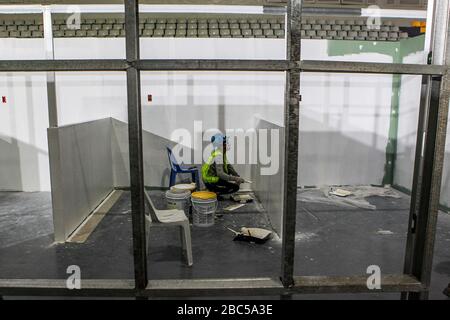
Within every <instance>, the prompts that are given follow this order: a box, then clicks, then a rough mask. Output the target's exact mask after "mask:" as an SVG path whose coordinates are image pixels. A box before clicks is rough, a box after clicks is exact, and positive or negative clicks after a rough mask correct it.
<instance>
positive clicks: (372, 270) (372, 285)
mask: <svg viewBox="0 0 450 320" xmlns="http://www.w3.org/2000/svg"><path fill="white" fill-rule="evenodd" d="M366 273H367V274H370V276H369V277H368V278H367V289H369V290H381V268H380V267H379V266H377V265H371V266H368V267H367V271H366Z"/></svg>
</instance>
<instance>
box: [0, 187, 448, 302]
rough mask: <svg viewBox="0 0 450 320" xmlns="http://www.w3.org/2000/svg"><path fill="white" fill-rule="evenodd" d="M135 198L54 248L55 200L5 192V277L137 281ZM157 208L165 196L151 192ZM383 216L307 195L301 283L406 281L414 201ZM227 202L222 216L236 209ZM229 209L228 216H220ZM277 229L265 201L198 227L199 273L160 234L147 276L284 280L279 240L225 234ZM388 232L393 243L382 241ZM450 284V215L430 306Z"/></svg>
mask: <svg viewBox="0 0 450 320" xmlns="http://www.w3.org/2000/svg"><path fill="white" fill-rule="evenodd" d="M129 196H130V195H129V193H124V195H123V196H122V197H121V198H120V199H119V201H118V202H117V203H116V204H115V205H114V207H113V208H112V209H111V211H110V212H109V213H108V214H107V215H106V216H105V218H104V219H103V220H102V222H101V223H100V224H99V226H98V227H97V229H96V230H95V231H94V232H93V233H92V235H91V236H90V237H89V239H88V240H87V242H86V243H84V244H68V243H67V244H54V243H53V239H52V236H53V235H52V233H53V227H52V220H51V219H52V218H51V199H50V194H49V193H15V192H0V260H1V263H0V278H27V279H33V278H49V279H52V278H64V279H65V278H66V277H67V274H66V268H67V266H69V265H73V264H75V265H79V266H80V267H81V270H82V277H83V278H85V279H87V278H90V279H95V278H98V279H127V278H128V279H131V278H133V258H132V241H131V215H130V213H131V211H130V197H129ZM151 196H152V198H153V199H154V200H155V203H156V206H157V207H161V208H163V207H164V200H163V194H162V192H160V191H152V192H151ZM368 200H369V202H370V203H371V204H374V205H375V206H376V207H377V209H376V210H368V209H359V208H348V207H343V206H340V205H336V204H329V203H328V204H327V203H314V202H305V201H302V200H301V197H299V206H298V207H299V209H298V214H297V235H296V258H295V272H296V274H297V275H352V274H360V275H362V274H365V272H366V268H367V266H369V265H373V264H375V265H379V266H380V267H381V270H382V272H383V273H401V270H402V264H403V253H404V249H405V240H406V227H407V220H408V208H409V198H408V197H407V196H404V195H402V197H401V198H400V199H392V198H380V197H371V198H369V199H368ZM228 204H229V203H228V202H226V201H225V202H222V203H221V208H223V207H224V206H226V205H228ZM219 211H222V210H219ZM241 226H254V227H264V228H270V222H269V221H268V218H267V216H266V214H265V212H264V210H263V208H262V207H261V206H260V205H259V204H258V203H253V204H250V205H247V206H246V207H243V208H241V209H238V210H236V211H234V212H233V213H224V214H223V215H222V216H221V217H219V218H218V219H217V221H216V224H215V226H213V227H210V228H198V227H192V244H193V255H194V266H193V267H187V266H186V264H185V262H184V260H183V259H182V256H181V249H180V244H181V243H180V235H179V232H178V230H175V229H173V228H153V229H152V232H151V235H150V246H149V252H148V257H149V258H148V259H149V261H148V266H149V278H151V279H181V278H228V277H260V276H278V274H279V270H280V252H281V242H280V240H279V239H278V238H277V237H276V236H275V237H274V238H273V239H271V240H270V241H268V242H267V243H265V244H263V245H257V244H251V243H244V242H236V241H232V240H233V234H232V233H231V232H230V231H228V230H227V229H226V227H230V228H232V229H239V228H240V227H241ZM379 230H389V231H391V232H392V234H390V235H380V234H378V233H377V231H379ZM449 282H450V215H447V214H443V213H442V214H440V216H439V222H438V233H437V238H436V252H435V259H434V267H433V275H432V287H431V289H432V290H431V298H432V299H445V298H446V297H445V296H444V295H443V294H442V291H443V289H444V288H445V287H446V286H447V284H448V283H449ZM398 297H399V295H398V294H383V295H379V294H371V295H320V296H309V295H308V296H305V295H302V296H296V297H294V298H300V299H314V298H321V299H327V298H332V299H335V298H339V299H361V298H364V299H398Z"/></svg>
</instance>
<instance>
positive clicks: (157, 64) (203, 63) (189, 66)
mask: <svg viewBox="0 0 450 320" xmlns="http://www.w3.org/2000/svg"><path fill="white" fill-rule="evenodd" d="M296 66H297V65H296V64H295V63H290V62H289V61H287V60H141V61H140V62H139V63H138V65H137V67H138V69H140V70H146V71H162V70H166V71H177V70H179V71H214V70H219V71H286V70H288V69H291V68H296Z"/></svg>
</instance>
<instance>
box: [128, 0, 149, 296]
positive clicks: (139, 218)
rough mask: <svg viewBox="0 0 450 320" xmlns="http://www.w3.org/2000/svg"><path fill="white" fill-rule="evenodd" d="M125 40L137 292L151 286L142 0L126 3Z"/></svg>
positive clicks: (129, 0) (132, 0) (131, 0)
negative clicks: (144, 152) (141, 66)
mask: <svg viewBox="0 0 450 320" xmlns="http://www.w3.org/2000/svg"><path fill="white" fill-rule="evenodd" d="M125 39H126V59H127V62H128V64H129V67H128V69H127V96H128V135H129V152H130V183H131V212H132V213H131V215H132V225H133V255H134V273H135V281H136V288H137V289H144V288H145V287H146V286H147V250H146V243H145V239H146V237H145V202H144V201H145V197H144V166H143V156H142V116H141V79H140V71H139V70H138V69H137V67H136V66H137V63H138V62H139V59H140V58H139V8H138V0H127V1H125Z"/></svg>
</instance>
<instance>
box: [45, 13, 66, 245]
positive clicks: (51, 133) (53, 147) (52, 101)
mask: <svg viewBox="0 0 450 320" xmlns="http://www.w3.org/2000/svg"><path fill="white" fill-rule="evenodd" d="M42 20H43V23H44V46H45V58H46V59H47V60H54V59H55V46H54V40H53V22H52V12H51V8H50V6H43V7H42ZM46 77H47V79H46V80H47V107H48V124H49V128H48V129H47V141H48V160H49V166H50V182H51V193H52V211H53V228H54V238H55V242H58V243H63V242H65V241H66V239H67V236H68V234H67V233H66V228H65V224H66V221H65V218H64V212H65V210H66V208H64V199H63V197H64V193H63V192H62V191H61V190H62V187H61V186H62V176H63V174H64V173H63V172H62V171H61V150H60V143H59V130H58V123H59V122H58V105H57V100H56V73H55V72H47V73H46Z"/></svg>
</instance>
